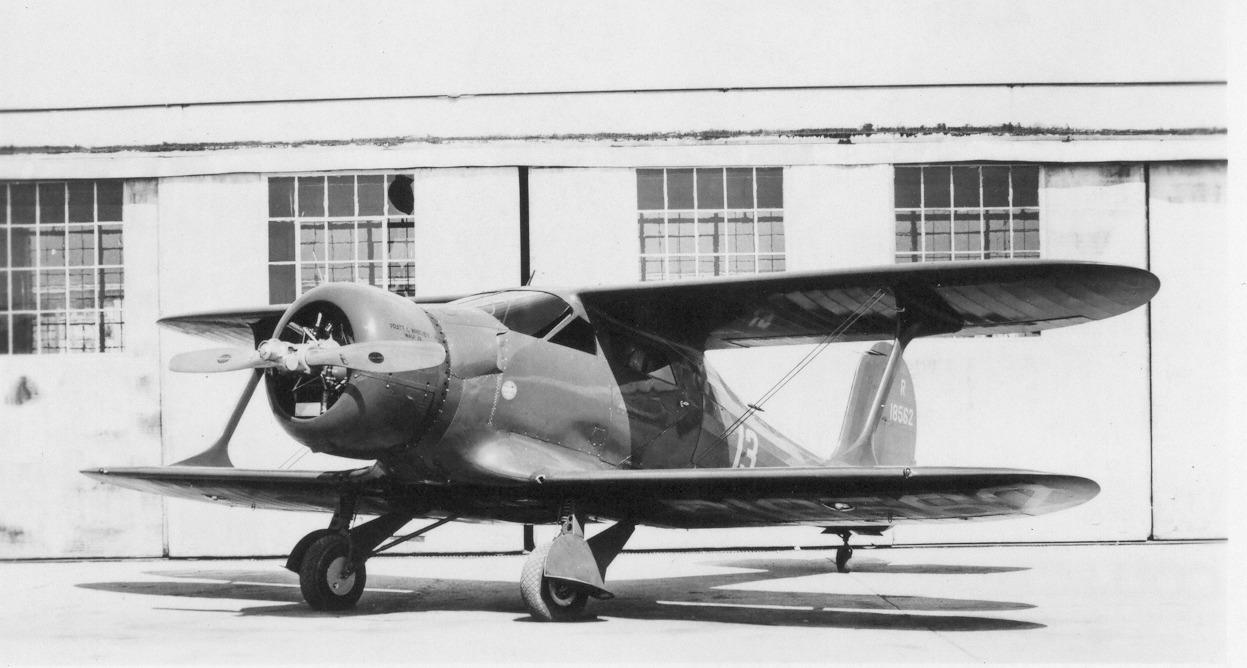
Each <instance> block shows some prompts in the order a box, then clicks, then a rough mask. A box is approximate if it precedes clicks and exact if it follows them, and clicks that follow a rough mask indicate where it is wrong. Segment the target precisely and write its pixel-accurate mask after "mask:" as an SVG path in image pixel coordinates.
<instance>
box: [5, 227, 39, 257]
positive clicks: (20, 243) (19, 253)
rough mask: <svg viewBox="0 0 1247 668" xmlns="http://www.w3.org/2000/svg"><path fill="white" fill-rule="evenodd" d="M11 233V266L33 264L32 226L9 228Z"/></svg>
mask: <svg viewBox="0 0 1247 668" xmlns="http://www.w3.org/2000/svg"><path fill="white" fill-rule="evenodd" d="M11 234H12V237H11V239H10V241H11V243H12V244H13V246H12V252H13V255H12V257H13V266H14V267H33V266H35V229H34V228H33V227H14V228H12V229H11Z"/></svg>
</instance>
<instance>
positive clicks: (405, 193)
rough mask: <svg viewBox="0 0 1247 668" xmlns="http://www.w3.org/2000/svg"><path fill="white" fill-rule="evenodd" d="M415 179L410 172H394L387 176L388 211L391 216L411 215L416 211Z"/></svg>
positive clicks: (386, 197) (386, 195) (386, 196)
mask: <svg viewBox="0 0 1247 668" xmlns="http://www.w3.org/2000/svg"><path fill="white" fill-rule="evenodd" d="M414 183H415V181H414V180H413V179H412V178H411V176H410V175H408V174H392V175H390V176H387V177H386V187H385V199H386V209H385V211H386V213H387V214H388V215H391V216H403V215H407V216H409V215H411V213H412V212H413V211H415V206H416V193H415V188H414V186H413V184H414Z"/></svg>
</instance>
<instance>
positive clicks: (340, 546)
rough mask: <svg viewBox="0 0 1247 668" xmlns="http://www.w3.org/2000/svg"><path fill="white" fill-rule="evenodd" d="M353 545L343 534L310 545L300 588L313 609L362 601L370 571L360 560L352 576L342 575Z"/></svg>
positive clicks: (345, 606) (341, 607) (342, 607)
mask: <svg viewBox="0 0 1247 668" xmlns="http://www.w3.org/2000/svg"><path fill="white" fill-rule="evenodd" d="M350 547H351V546H350V540H349V539H348V538H347V537H345V536H342V535H340V534H333V535H329V536H322V537H320V538H318V539H316V540H315V541H314V542H313V543H312V544H311V545H310V546H308V548H307V554H306V555H304V557H303V565H302V566H301V567H300V568H299V589H301V590H302V591H303V600H304V601H307V604H308V606H309V607H311V608H312V609H313V610H322V611H334V610H347V609H350V608H352V607H354V605H355V604H356V603H357V602H359V597H360V596H362V595H363V593H364V584H365V582H366V581H367V580H368V572H367V570H366V569H365V568H364V562H363V561H360V562H358V563H356V564H355V568H354V573H352V574H351V575H350V577H348V578H342V577H341V572H342V569H343V567H345V566H346V563H347V555H348V554H349V553H350Z"/></svg>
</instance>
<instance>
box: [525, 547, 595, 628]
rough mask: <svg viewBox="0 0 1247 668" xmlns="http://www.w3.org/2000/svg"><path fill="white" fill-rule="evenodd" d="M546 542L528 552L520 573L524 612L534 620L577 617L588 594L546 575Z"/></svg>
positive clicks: (553, 620)
mask: <svg viewBox="0 0 1247 668" xmlns="http://www.w3.org/2000/svg"><path fill="white" fill-rule="evenodd" d="M550 545H551V544H550V543H547V544H545V545H542V546H541V547H538V548H537V549H536V550H534V551H533V553H532V554H530V555H528V560H527V561H525V562H524V573H523V575H521V576H520V596H522V597H523V598H524V604H525V605H527V606H528V612H529V613H530V614H532V616H533V617H534V618H535V619H537V620H538V621H542V622H567V621H571V620H574V619H579V618H580V617H581V616H582V615H583V614H584V610H585V605H586V604H587V603H588V602H589V594H588V593H586V592H585V591H584V590H583V589H580V588H578V587H576V586H575V585H573V584H569V583H567V582H564V581H561V580H552V579H550V578H547V577H546V575H545V569H546V555H547V554H549V552H550Z"/></svg>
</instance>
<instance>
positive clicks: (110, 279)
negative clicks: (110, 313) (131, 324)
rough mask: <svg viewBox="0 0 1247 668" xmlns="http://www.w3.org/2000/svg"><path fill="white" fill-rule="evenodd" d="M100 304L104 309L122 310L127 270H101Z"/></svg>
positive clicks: (117, 268) (115, 268)
mask: <svg viewBox="0 0 1247 668" xmlns="http://www.w3.org/2000/svg"><path fill="white" fill-rule="evenodd" d="M99 275H100V299H101V300H102V303H101V304H100V306H101V307H103V308H117V309H119V308H121V306H122V298H123V296H124V279H125V270H123V269H121V268H120V267H114V268H110V269H101V270H100V274H99Z"/></svg>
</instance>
